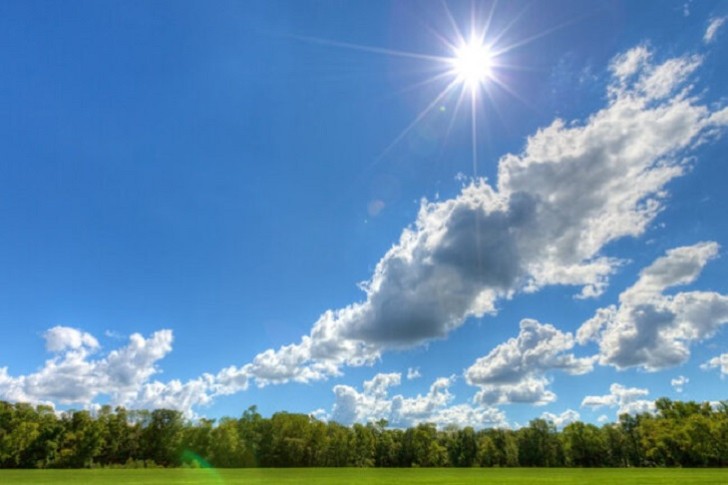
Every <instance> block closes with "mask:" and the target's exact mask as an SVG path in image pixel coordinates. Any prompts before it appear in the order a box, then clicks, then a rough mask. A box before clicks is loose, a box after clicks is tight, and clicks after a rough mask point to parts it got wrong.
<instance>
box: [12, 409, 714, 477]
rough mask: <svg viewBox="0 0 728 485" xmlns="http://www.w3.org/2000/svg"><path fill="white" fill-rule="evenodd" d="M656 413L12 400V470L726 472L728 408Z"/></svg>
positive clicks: (669, 410) (665, 410)
mask: <svg viewBox="0 0 728 485" xmlns="http://www.w3.org/2000/svg"><path fill="white" fill-rule="evenodd" d="M656 408H657V411H656V413H655V414H647V413H645V414H640V415H637V416H630V415H622V416H620V419H619V421H618V422H617V423H610V424H605V425H603V426H601V427H597V426H595V425H593V424H586V423H582V422H574V423H571V424H569V425H567V426H566V427H565V428H564V429H563V430H562V431H558V430H557V429H556V427H555V426H554V424H553V423H551V422H549V421H546V420H544V419H535V420H533V421H531V422H530V423H529V425H528V426H526V427H523V428H521V429H518V430H509V429H484V430H480V431H476V430H474V429H473V428H471V427H466V428H464V429H458V428H457V427H448V428H445V429H443V430H438V429H437V428H436V427H435V426H434V425H433V424H429V423H421V424H418V425H417V426H414V427H411V428H408V429H404V430H402V429H390V428H388V425H387V422H386V421H384V420H382V421H379V422H376V423H369V424H367V425H362V424H354V425H353V426H351V427H347V426H342V425H341V424H338V423H335V422H328V423H326V422H322V421H320V420H317V419H315V418H313V417H311V416H307V415H303V414H291V413H276V414H274V415H273V416H271V417H270V418H264V417H263V416H261V415H260V414H259V413H258V411H257V409H256V408H255V406H251V407H250V408H248V409H247V410H246V411H245V412H244V413H243V415H242V416H241V417H240V418H239V419H236V418H223V419H221V420H220V421H219V422H217V423H216V422H215V421H214V420H209V419H200V420H196V421H190V420H185V419H184V418H183V416H182V414H181V413H179V412H178V411H173V410H169V409H157V410H154V411H151V412H150V411H146V410H141V411H130V410H126V409H124V408H116V409H114V410H112V409H111V408H110V407H109V406H104V407H103V408H101V410H100V411H98V412H97V413H95V414H92V413H90V412H89V411H67V412H61V413H56V412H54V410H53V409H52V408H50V407H48V406H36V407H34V406H31V405H29V404H24V403H17V404H11V403H8V402H4V401H0V468H6V469H7V468H96V467H109V468H154V467H186V468H211V467H214V468H246V467H259V466H261V467H360V468H371V467H407V468H409V467H465V468H470V467H579V468H594V467H724V466H726V465H728V402H724V403H722V404H720V405H719V406H717V407H716V408H714V407H711V406H710V405H709V404H707V403H704V404H700V403H695V402H680V401H671V400H669V399H666V398H663V399H659V400H658V401H657V402H656Z"/></svg>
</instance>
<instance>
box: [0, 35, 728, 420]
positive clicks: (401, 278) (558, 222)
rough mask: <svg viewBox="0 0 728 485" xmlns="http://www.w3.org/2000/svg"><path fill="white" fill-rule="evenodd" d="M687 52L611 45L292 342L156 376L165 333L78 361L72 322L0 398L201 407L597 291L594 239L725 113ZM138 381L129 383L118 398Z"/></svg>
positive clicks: (545, 396) (626, 232) (655, 193)
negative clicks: (598, 68)
mask: <svg viewBox="0 0 728 485" xmlns="http://www.w3.org/2000/svg"><path fill="white" fill-rule="evenodd" d="M700 63H701V58H699V57H696V56H690V55H688V56H682V57H676V58H673V59H668V60H665V61H660V60H659V59H658V56H657V55H656V54H655V53H654V52H652V51H650V49H649V48H648V47H646V46H638V47H636V48H635V49H632V50H630V51H627V52H626V53H624V54H622V55H620V56H617V57H616V58H615V60H614V61H613V62H612V63H611V65H610V70H611V71H610V72H611V73H612V79H611V81H610V83H609V87H608V100H607V102H606V106H605V107H604V108H603V109H601V110H599V111H597V112H595V113H593V114H592V115H591V116H589V117H588V118H587V119H585V120H583V121H574V122H566V121H563V120H558V119H557V120H555V121H554V122H553V123H552V124H551V125H549V126H547V127H545V128H543V129H540V130H539V131H538V132H537V133H535V134H534V135H532V136H531V137H529V138H528V140H527V142H526V145H525V147H524V149H523V151H522V152H520V153H518V154H508V155H505V156H503V157H502V158H501V159H500V160H499V162H498V179H497V184H495V185H491V184H489V183H487V182H486V181H484V180H480V179H478V180H474V181H472V182H470V183H469V184H467V185H466V186H465V187H463V189H462V191H461V193H460V194H459V195H458V196H456V197H454V198H452V199H448V200H442V201H435V202H428V201H426V200H423V201H422V203H421V206H420V210H419V213H418V215H417V218H416V221H415V222H414V224H413V225H412V226H411V227H408V228H406V229H405V230H403V232H402V234H401V236H400V239H399V241H397V242H396V244H394V245H393V247H392V248H391V249H390V250H389V251H388V252H387V253H386V254H385V255H384V256H383V257H382V258H381V260H380V261H379V262H378V264H377V265H376V268H375V270H374V273H373V275H372V276H371V278H370V279H369V281H367V282H366V283H365V284H363V285H362V289H363V291H364V296H363V298H362V300H361V301H359V302H356V303H353V304H351V305H349V306H347V307H344V308H341V309H338V310H328V311H326V312H324V313H323V315H321V317H320V318H319V319H318V321H317V322H316V323H315V324H314V325H313V326H312V328H311V331H310V332H309V334H308V335H305V336H303V337H302V338H301V339H300V341H299V342H297V343H293V344H291V345H287V346H283V347H280V348H279V349H277V350H276V349H268V350H266V351H264V352H261V353H260V354H258V355H257V356H255V357H254V358H253V359H252V361H250V362H248V363H246V364H244V365H242V366H230V367H227V368H225V369H222V370H221V371H219V372H218V373H217V374H216V375H214V376H213V377H211V378H210V377H205V376H203V377H201V378H199V379H196V380H192V381H190V382H188V383H186V384H182V383H178V382H176V381H172V382H168V383H166V384H164V383H158V382H155V383H152V382H149V379H150V378H151V377H150V376H151V375H153V374H154V372H155V370H153V369H154V362H156V359H158V358H161V357H160V355H164V354H166V353H167V352H168V351H169V350H162V349H165V348H166V347H165V346H169V348H171V333H170V334H169V342H167V343H165V342H166V337H165V336H164V335H161V336H156V337H155V336H153V337H152V338H151V339H142V340H143V341H144V342H148V341H149V340H152V341H153V342H154V343H152V344H149V345H151V347H152V348H148V347H146V346H145V347H144V348H136V347H135V345H136V343H135V342H134V338H132V341H131V343H130V346H129V348H128V349H127V350H126V351H124V352H125V353H124V355H123V356H120V357H119V359H120V361H118V362H116V363H114V362H113V359H111V358H110V356H109V357H107V358H99V359H96V360H94V359H90V358H89V355H90V354H91V353H92V352H95V351H98V348H97V347H98V345H97V343H96V344H94V341H95V339H93V337H90V338H89V336H84V335H87V334H84V333H83V332H80V331H73V329H71V330H70V331H69V330H65V329H63V330H60V331H55V332H52V331H49V335H48V336H47V337H46V341H47V346H48V348H49V349H50V350H51V351H52V352H55V353H57V355H55V356H54V357H53V358H52V359H51V360H49V361H48V362H47V363H46V366H45V367H44V368H43V369H42V370H41V371H39V372H37V373H35V374H31V375H28V376H20V377H11V376H9V375H8V373H7V370H4V371H3V373H0V379H2V380H1V381H0V383H1V384H0V386H2V387H0V394H1V395H10V394H12V395H13V396H26V397H29V398H31V399H36V400H39V399H52V400H57V401H59V402H87V401H88V400H91V399H94V398H95V397H96V396H98V395H102V394H104V395H106V394H108V395H110V396H112V398H114V399H118V400H120V401H123V402H135V400H139V399H141V400H146V401H148V402H153V401H154V400H155V399H161V400H162V401H164V399H166V398H164V396H168V395H173V394H184V393H185V392H190V393H193V394H194V393H195V392H196V393H197V394H198V396H202V397H198V398H194V399H187V400H186V401H185V402H195V403H197V402H200V403H204V402H206V399H207V398H206V397H205V396H207V394H208V393H212V394H211V395H218V394H230V393H234V392H238V391H241V390H245V389H247V388H248V386H249V385H251V384H255V385H258V386H265V385H268V384H276V383H285V382H290V381H295V382H311V381H316V380H323V379H326V378H328V377H331V376H336V375H340V374H341V369H342V367H344V366H362V365H371V364H373V363H375V362H376V361H377V360H378V359H379V358H380V356H381V354H382V352H384V351H387V350H390V349H396V348H404V347H411V346H414V345H418V344H421V343H423V342H427V341H429V340H432V339H436V338H443V337H445V336H447V335H448V333H449V332H450V331H452V330H453V329H455V328H457V327H459V326H460V325H462V324H463V322H465V321H466V320H467V319H468V318H469V317H480V316H483V315H486V314H493V313H495V312H496V304H497V303H498V302H499V301H500V300H502V299H504V298H505V299H507V298H510V297H512V296H513V295H514V294H516V293H518V292H522V291H526V292H529V291H537V290H539V289H540V288H542V287H544V286H548V285H570V286H574V287H577V288H578V289H577V291H578V292H579V296H580V297H583V298H588V297H595V296H598V295H599V294H601V293H602V292H603V291H604V289H605V288H606V286H607V284H608V282H609V277H610V275H611V274H612V273H613V272H614V271H615V268H616V267H617V266H618V265H619V264H621V261H620V260H619V259H616V258H613V257H609V256H608V255H605V254H603V249H604V247H605V246H606V245H607V244H609V243H610V242H612V241H615V240H618V239H620V238H624V237H636V236H640V235H642V234H643V233H644V232H645V231H646V230H647V228H648V226H649V224H650V223H651V222H652V221H653V219H654V217H655V216H656V215H657V214H658V213H659V212H660V210H661V209H662V208H663V201H664V198H665V195H666V192H665V186H666V184H667V183H668V182H670V181H671V180H673V179H675V178H676V177H679V176H681V175H683V174H684V173H685V171H686V169H687V168H686V167H687V165H686V162H685V156H686V155H687V154H688V152H689V150H690V149H691V148H693V147H695V146H697V145H698V144H700V143H703V142H704V141H705V140H706V138H707V137H708V135H710V136H711V137H714V136H717V135H718V130H719V129H722V127H723V126H724V125H726V124H728V108H720V107H714V106H712V105H709V104H707V103H706V104H701V103H702V102H701V100H700V99H699V98H698V97H697V96H693V95H692V94H691V90H690V88H691V86H690V84H689V81H690V76H691V74H692V73H693V72H694V71H695V70H696V69H698V67H699V65H700ZM711 295H712V296H711ZM717 296H718V297H721V296H720V295H717ZM715 297H716V295H714V294H707V293H690V294H686V297H685V298H693V299H698V300H700V299H701V298H702V299H703V300H701V301H686V302H681V303H685V304H687V305H688V306H690V307H691V308H694V309H695V310H696V312H697V311H701V310H706V309H707V307H709V306H710V305H712V304H714V303H715V301H714V299H715ZM711 298H713V300H711ZM677 303H678V302H675V304H676V305H677ZM609 311H610V310H609V309H606V310H605V312H607V313H608V312H609ZM614 311H616V309H615V310H614ZM697 317H699V315H698V316H696V318H697ZM63 328H65V327H63ZM51 330H53V329H51ZM155 335H156V334H155ZM140 338H141V337H140ZM697 338H699V337H697ZM92 339H93V340H92ZM145 345H147V344H145ZM152 350H153V351H152ZM120 352H121V351H120ZM155 352H156V353H155ZM124 359H127V360H124ZM130 361H133V362H131V363H130ZM645 365H649V363H648V364H645ZM112 383H113V386H112ZM140 383H143V384H140ZM547 385H548V380H547V379H546V377H545V376H543V375H531V376H528V377H525V378H523V379H521V380H519V381H514V382H512V383H502V384H499V386H500V387H499V394H498V396H493V395H490V394H488V392H489V390H490V389H489V388H484V389H482V391H483V393H482V395H481V397H482V399H484V400H486V401H489V400H496V401H498V402H500V401H508V402H511V401H518V400H525V401H533V400H535V401H536V402H548V401H550V400H553V399H554V398H555V396H554V395H553V393H552V392H551V391H549V390H548V389H547ZM114 386H117V387H114ZM140 386H142V387H143V389H144V394H143V395H142V396H140V395H139V394H137V395H134V392H133V389H134V388H135V387H136V388H139V387H140ZM508 386H510V387H508ZM195 389H196V391H195ZM185 399H186V398H183V400H185ZM403 399H404V398H403ZM164 402H166V401H164ZM405 404H406V402H405V401H402V405H403V406H404V405H405ZM413 406H414V405H413ZM461 411H462V410H461ZM453 412H454V411H453Z"/></svg>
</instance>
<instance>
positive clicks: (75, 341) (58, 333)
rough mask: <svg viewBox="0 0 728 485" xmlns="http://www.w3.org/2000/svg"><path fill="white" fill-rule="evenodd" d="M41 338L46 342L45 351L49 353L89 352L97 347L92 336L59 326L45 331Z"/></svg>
mask: <svg viewBox="0 0 728 485" xmlns="http://www.w3.org/2000/svg"><path fill="white" fill-rule="evenodd" d="M43 338H44V339H45V341H46V350H48V351H49V352H63V351H64V350H79V349H86V350H87V351H91V350H95V349H97V348H98V347H99V342H98V340H96V338H94V336H93V335H91V334H89V333H86V332H82V331H80V330H78V329H76V328H71V327H63V326H60V325H58V326H55V327H53V328H51V329H49V330H47V331H46V332H45V333H44V334H43Z"/></svg>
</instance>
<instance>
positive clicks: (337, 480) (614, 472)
mask: <svg viewBox="0 0 728 485" xmlns="http://www.w3.org/2000/svg"><path fill="white" fill-rule="evenodd" d="M0 483H2V484H16V483H17V484H26V483H27V484H34V485H41V484H54V485H55V484H73V485H82V484H106V483H133V484H140V485H153V484H154V485H156V484H159V485H162V484H165V485H166V484H172V485H174V484H186V485H217V484H236V483H242V484H246V485H258V484H260V485H263V484H265V485H268V484H279V483H280V484H294V483H295V484H300V483H307V485H320V484H323V485H329V484H330V485H334V484H337V485H338V484H349V483H351V484H384V485H408V484H448V485H470V484H473V485H474V484H479V485H480V484H489V483H499V484H500V483H503V484H533V483H536V484H539V483H551V484H557V483H558V484H567V485H568V484H574V485H576V484H579V485H581V484H592V483H595V484H610V485H612V484H618V485H629V484H664V483H679V484H681V485H691V484H704V483H710V484H728V469H726V470H716V469H711V470H703V469H553V468H550V469H544V468H516V469H492V468H469V469H452V468H435V469H432V468H430V469H425V468H421V469H359V468H343V469H342V468H326V469H321V468H318V469H316V468H306V469H290V468H289V469H239V470H213V469H202V470H188V469H170V470H0Z"/></svg>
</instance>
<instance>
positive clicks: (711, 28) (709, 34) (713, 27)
mask: <svg viewBox="0 0 728 485" xmlns="http://www.w3.org/2000/svg"><path fill="white" fill-rule="evenodd" d="M725 21H726V17H718V18H713V19H710V22H708V27H707V28H706V29H705V34H704V35H703V42H705V43H706V44H710V43H712V42H713V41H714V40H715V37H716V35H717V34H718V31H719V30H720V28H721V27H722V26H723V24H724V23H725Z"/></svg>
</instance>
